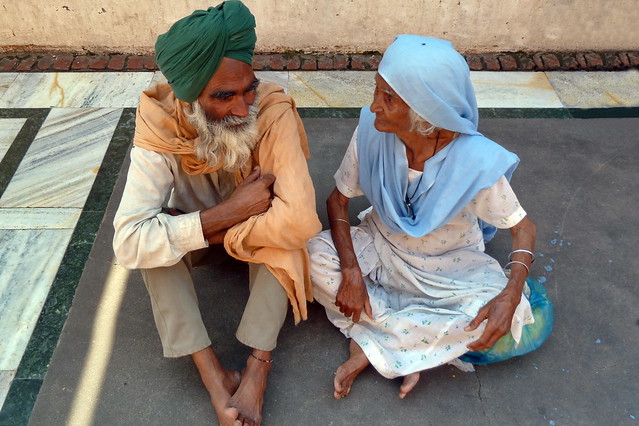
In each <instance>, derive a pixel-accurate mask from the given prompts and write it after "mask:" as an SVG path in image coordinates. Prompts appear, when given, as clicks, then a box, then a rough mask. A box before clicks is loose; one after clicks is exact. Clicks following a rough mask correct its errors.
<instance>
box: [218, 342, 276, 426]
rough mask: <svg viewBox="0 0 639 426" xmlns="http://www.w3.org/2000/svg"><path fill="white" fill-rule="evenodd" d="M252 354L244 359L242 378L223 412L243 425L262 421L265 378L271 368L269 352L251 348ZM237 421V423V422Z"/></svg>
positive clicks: (246, 425) (256, 423)
mask: <svg viewBox="0 0 639 426" xmlns="http://www.w3.org/2000/svg"><path fill="white" fill-rule="evenodd" d="M253 355H255V357H257V358H259V359H256V358H254V357H253V356H249V358H248V360H247V361H246V368H245V369H244V371H242V380H241V382H240V386H239V387H238V389H237V391H236V392H235V393H234V394H233V396H232V397H231V399H230V400H229V401H228V403H227V404H226V408H225V409H224V412H225V414H226V416H227V417H233V416H235V419H237V420H236V424H238V425H245V426H259V425H260V423H261V422H262V404H263V403H264V392H265V391H266V379H267V377H268V373H269V371H270V370H271V365H272V364H271V363H270V362H266V361H260V359H261V360H270V359H272V358H271V352H266V351H259V350H257V349H254V350H253ZM238 422H239V423H238Z"/></svg>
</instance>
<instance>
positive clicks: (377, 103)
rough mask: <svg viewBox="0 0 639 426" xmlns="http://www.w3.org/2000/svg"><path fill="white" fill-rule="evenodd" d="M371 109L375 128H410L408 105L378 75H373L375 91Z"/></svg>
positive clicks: (399, 130)
mask: <svg viewBox="0 0 639 426" xmlns="http://www.w3.org/2000/svg"><path fill="white" fill-rule="evenodd" d="M371 111H372V112H373V113H375V128H376V129H377V130H378V131H380V132H386V133H399V132H408V131H410V128H411V122H410V117H409V115H408V112H409V111H410V107H409V106H408V105H407V104H406V102H404V101H403V100H402V98H400V97H399V95H398V94H397V93H395V91H394V90H393V89H391V87H390V86H389V85H388V83H386V81H385V80H384V79H383V78H382V77H381V76H380V75H379V74H376V75H375V93H374V94H373V103H372V104H371Z"/></svg>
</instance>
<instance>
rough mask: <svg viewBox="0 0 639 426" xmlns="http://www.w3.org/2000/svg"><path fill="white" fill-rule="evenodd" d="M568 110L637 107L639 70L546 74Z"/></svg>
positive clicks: (638, 102) (638, 103)
mask: <svg viewBox="0 0 639 426" xmlns="http://www.w3.org/2000/svg"><path fill="white" fill-rule="evenodd" d="M546 74H547V75H548V79H549V80H550V84H552V86H553V87H554V89H555V91H556V92H557V94H558V95H559V98H560V99H561V102H562V103H563V104H564V105H565V106H566V107H568V108H602V107H638V106H639V70H635V69H631V70H626V71H621V72H605V71H601V72H592V71H589V72H585V71H571V72H560V71H556V72H547V73H546Z"/></svg>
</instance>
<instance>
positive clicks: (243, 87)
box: [197, 58, 259, 121]
mask: <svg viewBox="0 0 639 426" xmlns="http://www.w3.org/2000/svg"><path fill="white" fill-rule="evenodd" d="M258 84H259V80H258V79H257V78H255V74H254V73H253V68H252V67H251V66H250V65H249V64H247V63H245V62H242V61H238V60H236V59H231V58H222V62H220V66H219V67H218V69H217V71H215V74H213V77H212V78H211V80H209V83H208V84H207V85H206V87H205V88H204V90H202V93H200V96H199V97H198V98H197V99H198V101H199V102H200V105H201V106H202V108H203V109H204V112H205V113H206V116H207V117H208V119H209V120H213V121H219V120H222V119H224V118H225V117H229V116H235V117H246V116H247V115H248V113H249V106H250V105H253V102H255V89H257V85H258Z"/></svg>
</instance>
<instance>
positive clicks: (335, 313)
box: [308, 131, 534, 378]
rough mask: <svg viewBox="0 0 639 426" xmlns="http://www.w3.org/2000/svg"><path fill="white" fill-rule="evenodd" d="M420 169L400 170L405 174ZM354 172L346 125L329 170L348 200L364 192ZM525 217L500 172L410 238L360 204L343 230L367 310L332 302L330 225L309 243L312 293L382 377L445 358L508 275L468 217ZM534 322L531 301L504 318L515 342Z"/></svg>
mask: <svg viewBox="0 0 639 426" xmlns="http://www.w3.org/2000/svg"><path fill="white" fill-rule="evenodd" d="M420 174H421V172H418V171H415V170H409V180H411V179H418V178H419V176H420ZM358 176H359V173H358V163H357V131H355V134H354V135H353V138H352V140H351V143H350V145H349V148H348V150H347V152H346V154H345V156H344V159H343V160H342V164H341V166H340V168H339V170H338V171H337V172H336V173H335V181H336V186H337V188H338V190H339V191H340V192H341V193H342V194H344V195H345V196H347V197H349V198H352V197H356V196H360V195H363V193H362V191H361V189H360V187H359V184H358V180H359V179H358ZM524 216H526V212H525V211H524V210H523V208H522V207H521V206H520V205H519V202H518V201H517V197H516V196H515V194H514V193H513V191H512V189H511V187H510V184H509V183H508V181H507V180H506V178H505V177H502V178H501V179H500V180H499V181H498V182H497V183H495V185H493V186H492V187H491V188H488V189H485V190H483V191H480V192H479V193H478V194H477V196H476V197H475V198H474V199H473V200H472V201H471V202H470V203H469V204H468V205H467V206H466V207H464V208H463V209H462V211H461V212H460V213H459V214H458V215H457V216H456V217H454V218H453V220H451V221H450V223H448V224H447V225H445V226H442V227H440V228H439V229H437V230H435V231H433V232H431V233H430V234H428V235H425V236H423V237H419V238H415V237H411V236H409V235H405V234H393V233H392V232H391V231H390V230H389V229H388V228H387V227H386V226H385V225H384V223H383V221H382V220H381V218H380V217H379V216H378V214H377V213H376V212H375V210H369V211H368V212H366V213H365V215H364V216H363V218H362V222H361V224H360V225H358V226H352V227H351V237H352V239H353V246H354V248H355V253H356V255H357V257H358V260H359V265H360V268H361V270H362V274H363V275H364V281H365V282H366V285H367V290H368V295H369V298H370V302H371V307H372V309H373V317H374V318H373V319H370V318H369V317H368V316H367V315H366V314H364V313H362V315H361V316H360V321H359V322H358V323H353V322H352V321H351V319H350V318H346V317H344V315H343V314H342V313H340V312H339V309H338V308H337V307H336V306H335V296H336V294H337V290H338V288H339V285H340V282H341V271H340V261H339V257H338V255H337V251H336V249H335V246H334V244H333V241H332V238H331V235H330V230H326V231H323V232H321V233H320V234H318V235H317V236H316V237H315V238H313V239H312V240H311V241H310V242H309V246H308V247H309V253H310V257H311V280H312V282H313V287H314V296H315V299H316V300H317V301H318V302H320V303H321V304H322V305H323V306H324V307H325V308H326V313H327V316H328V318H329V320H330V321H331V322H332V323H333V324H334V325H335V326H336V327H338V328H339V329H340V330H341V331H342V333H343V334H344V335H345V336H346V337H348V338H352V339H354V340H355V341H356V342H357V344H358V345H359V346H360V347H361V348H362V349H363V350H364V353H365V354H366V356H367V357H368V359H369V360H370V362H371V364H372V365H373V366H374V367H375V368H376V369H377V371H379V373H380V374H382V375H383V376H384V377H387V378H393V377H398V376H405V375H407V374H410V373H413V372H416V371H421V370H425V369H428V368H433V367H436V366H439V365H442V364H446V363H448V362H450V361H452V360H454V359H455V358H457V357H459V356H461V355H463V354H464V353H465V352H467V351H468V349H467V348H466V345H467V344H468V343H470V342H472V341H474V340H477V339H478V338H479V337H480V336H481V333H482V331H483V330H484V327H485V322H484V323H483V324H482V325H481V326H480V327H479V328H478V329H476V330H475V331H473V332H466V331H464V327H466V326H467V325H468V323H469V322H470V321H471V320H472V319H473V318H474V317H475V315H476V314H477V312H478V310H479V309H480V308H481V307H482V306H483V305H484V304H486V302H488V301H489V300H490V299H492V298H493V297H495V296H496V295H497V294H498V293H499V292H500V291H501V290H502V289H503V288H504V287H505V285H506V283H507V278H506V276H505V275H504V272H503V270H502V268H501V266H500V265H499V262H497V261H496V260H495V259H493V258H492V257H490V256H488V255H487V254H485V253H484V241H483V237H482V232H481V229H480V227H479V225H478V223H477V218H481V219H482V220H484V221H486V222H488V223H490V224H492V225H494V226H496V227H498V228H510V227H512V226H513V225H515V224H517V223H518V222H519V221H520V220H521V219H522V218H523V217H524ZM533 321H534V320H533V317H532V312H531V309H530V304H529V303H528V300H527V299H526V297H522V298H521V303H520V304H519V306H518V308H517V310H516V312H515V316H514V317H513V321H512V326H511V332H512V334H513V337H514V338H515V340H516V341H518V340H519V336H520V335H521V329H522V327H523V326H524V325H525V324H529V323H532V322H533Z"/></svg>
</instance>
